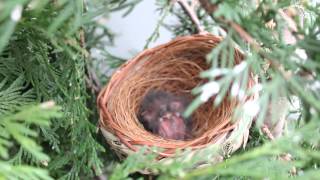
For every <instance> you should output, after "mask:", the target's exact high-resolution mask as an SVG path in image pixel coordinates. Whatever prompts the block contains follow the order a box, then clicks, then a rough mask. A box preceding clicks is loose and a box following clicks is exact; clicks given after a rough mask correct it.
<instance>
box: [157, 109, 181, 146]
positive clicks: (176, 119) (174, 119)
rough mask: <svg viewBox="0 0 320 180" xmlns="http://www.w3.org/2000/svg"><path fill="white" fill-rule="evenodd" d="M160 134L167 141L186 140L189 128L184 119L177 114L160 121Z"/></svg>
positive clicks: (169, 115)
mask: <svg viewBox="0 0 320 180" xmlns="http://www.w3.org/2000/svg"><path fill="white" fill-rule="evenodd" d="M158 134H159V135H160V136H162V137H164V138H167V139H175V140H184V139H186V136H187V127H186V124H185V122H184V119H183V118H181V117H180V116H179V115H176V114H166V115H165V116H164V117H162V118H161V119H160V122H159V132H158Z"/></svg>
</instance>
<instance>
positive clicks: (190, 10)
mask: <svg viewBox="0 0 320 180" xmlns="http://www.w3.org/2000/svg"><path fill="white" fill-rule="evenodd" d="M177 2H178V3H179V4H180V6H181V7H182V9H183V10H184V12H185V13H186V14H187V15H188V16H189V17H190V19H191V21H192V23H193V24H194V25H195V26H196V29H197V31H198V33H199V34H201V33H204V32H205V30H204V27H203V26H202V25H201V23H200V21H199V18H198V16H197V15H196V13H195V10H194V4H195V2H194V0H193V5H192V6H191V5H189V4H188V2H187V1H186V0H177Z"/></svg>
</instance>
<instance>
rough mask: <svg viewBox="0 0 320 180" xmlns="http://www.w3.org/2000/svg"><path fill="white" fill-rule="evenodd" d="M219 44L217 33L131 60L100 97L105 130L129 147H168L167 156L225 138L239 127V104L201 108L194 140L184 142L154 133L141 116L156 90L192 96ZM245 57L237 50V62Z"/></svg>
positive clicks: (194, 117)
mask: <svg viewBox="0 0 320 180" xmlns="http://www.w3.org/2000/svg"><path fill="white" fill-rule="evenodd" d="M220 40H221V39H220V38H219V37H216V36H212V35H205V36H204V35H194V36H186V37H181V38H177V39H175V40H173V41H171V42H169V43H167V44H164V45H162V46H158V47H155V48H152V49H148V50H145V51H143V52H142V53H140V54H139V55H138V56H136V57H135V58H133V59H131V60H129V61H128V62H127V63H126V64H124V65H123V66H122V67H121V68H120V69H119V70H118V71H117V72H116V73H115V74H114V75H113V76H112V78H111V80H110V82H109V84H108V85H107V86H106V87H105V88H104V89H103V90H102V91H101V93H100V94H99V97H98V106H99V110H100V125H101V127H102V128H103V129H105V130H106V131H108V132H110V133H112V134H114V135H115V136H116V137H117V138H119V139H120V142H121V143H123V144H124V145H125V146H126V147H128V149H131V150H133V151H135V150H137V149H138V147H139V146H144V145H147V146H157V147H161V148H164V149H165V151H164V153H163V154H165V155H170V154H172V153H174V152H175V150H176V149H177V148H186V147H191V148H201V147H204V146H206V145H208V144H211V143H215V142H217V141H219V140H221V139H222V138H225V136H226V133H227V132H229V131H230V130H232V129H233V128H234V124H232V123H231V117H232V110H233V109H234V107H235V106H236V102H235V101H231V100H229V99H228V98H226V99H224V100H223V102H222V103H221V105H220V106H218V107H215V108H213V99H210V100H209V101H208V102H207V103H205V104H203V105H202V106H200V108H198V109H197V110H196V111H195V112H194V113H193V115H192V120H193V129H192V132H191V133H192V136H193V138H192V139H189V140H185V141H180V140H172V139H164V138H162V137H160V136H158V135H155V134H152V133H151V132H149V131H147V130H145V129H144V128H143V125H142V124H141V123H140V122H139V120H138V118H137V113H138V112H139V108H140V103H141V101H142V100H143V97H144V96H145V95H146V93H147V92H148V91H150V90H151V89H152V90H154V89H160V90H165V91H168V92H172V93H174V94H177V95H184V96H188V97H190V98H193V97H192V95H191V90H192V89H193V88H194V87H196V86H199V85H201V84H203V83H204V82H205V81H204V79H202V78H200V77H199V73H200V72H201V71H203V70H207V69H209V68H210V65H208V64H207V62H206V55H207V54H208V53H209V52H210V51H211V50H212V48H214V47H215V46H216V45H217V44H218V43H219V42H220ZM241 59H242V56H241V53H239V52H238V51H237V50H235V64H238V63H240V61H241Z"/></svg>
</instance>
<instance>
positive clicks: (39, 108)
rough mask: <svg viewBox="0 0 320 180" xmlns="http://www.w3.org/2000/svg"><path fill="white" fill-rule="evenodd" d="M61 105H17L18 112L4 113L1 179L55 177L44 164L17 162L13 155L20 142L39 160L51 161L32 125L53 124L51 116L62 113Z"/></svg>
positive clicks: (1, 121)
mask: <svg viewBox="0 0 320 180" xmlns="http://www.w3.org/2000/svg"><path fill="white" fill-rule="evenodd" d="M11 88H12V86H11ZM9 89H10V88H9ZM18 109H20V110H18ZM59 109H60V108H58V107H56V106H54V104H53V102H47V103H43V104H41V105H33V106H27V107H20V108H16V111H18V112H16V113H14V112H12V113H11V114H7V115H4V114H2V115H0V127H1V128H0V130H1V134H0V168H1V172H0V179H34V180H37V179H51V177H50V176H49V174H48V172H47V171H46V170H45V169H43V168H42V167H40V166H39V167H31V166H28V165H24V164H21V163H20V164H15V163H12V162H10V161H9V159H10V156H11V155H12V150H14V149H15V147H16V145H19V146H20V147H21V148H22V149H23V150H25V151H27V152H28V153H30V154H32V156H33V157H35V158H36V159H37V161H39V162H43V163H44V164H45V162H47V161H49V157H48V156H47V155H46V154H44V152H43V149H42V147H41V146H40V145H39V144H38V143H37V142H36V140H35V138H37V137H38V135H39V133H38V132H37V131H36V129H35V128H33V126H32V125H37V126H39V127H49V125H50V121H49V120H50V119H51V118H59V117H61V113H60V112H58V111H59ZM14 145H15V146H14Z"/></svg>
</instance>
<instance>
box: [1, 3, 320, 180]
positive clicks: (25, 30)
mask: <svg viewBox="0 0 320 180" xmlns="http://www.w3.org/2000/svg"><path fill="white" fill-rule="evenodd" d="M140 1H141V0H95V1H85V0H70V1H68V0H2V1H0V179H35V180H38V179H91V178H93V177H94V176H97V175H99V176H100V178H101V177H102V176H103V175H105V174H106V175H107V176H108V177H110V179H126V178H129V177H130V176H131V174H132V173H135V172H137V171H139V170H143V169H145V168H148V169H150V170H152V171H154V172H157V173H160V174H159V176H158V177H157V178H159V179H177V178H185V179H193V178H202V179H212V178H219V179H229V178H232V177H233V178H234V177H236V178H239V179H262V178H270V179H287V178H289V177H290V178H298V179H299V178H301V179H302V178H304V179H312V178H317V177H319V176H320V171H319V170H318V166H319V163H320V153H319V142H320V139H319V138H320V136H319V128H320V127H319V119H320V115H319V114H320V103H319V102H320V101H319V100H320V88H319V81H320V79H319V77H320V76H319V73H320V59H319V57H320V54H319V53H320V51H319V47H320V36H319V34H320V29H319V24H320V20H319V15H320V7H319V5H317V4H316V3H312V2H305V1H301V2H300V1H289V0H286V1H271V0H270V1H269V0H262V1H250V2H251V3H248V1H244V0H239V1H231V0H226V1H219V0H212V1H210V2H211V3H212V4H214V5H215V6H216V7H217V8H216V9H215V11H214V12H208V10H207V9H204V8H203V7H199V9H198V11H197V12H196V14H197V15H198V17H199V19H200V21H201V24H202V25H204V28H205V29H206V30H207V31H210V32H214V33H216V32H218V33H220V35H221V34H222V35H224V36H225V38H224V40H223V41H222V43H220V44H219V45H218V47H217V48H215V49H214V50H212V52H211V53H210V54H209V55H208V63H210V64H211V69H209V70H208V71H205V72H202V74H201V77H202V78H206V79H208V83H210V82H212V81H214V80H213V79H214V77H215V76H216V75H217V72H220V73H224V74H223V75H224V76H223V78H222V80H221V81H218V82H216V83H218V84H219V86H220V89H221V91H220V92H219V93H218V94H216V95H217V98H216V102H215V103H216V104H219V103H220V100H221V99H223V98H224V97H225V94H226V93H225V92H226V91H224V89H228V88H230V89H231V91H232V90H233V93H234V96H235V97H240V95H239V94H240V93H239V92H241V93H242V94H250V93H253V91H254V90H259V94H260V98H259V100H258V101H256V102H252V103H253V104H254V105H255V106H256V107H258V109H259V114H258V116H257V119H256V122H255V126H254V127H253V128H252V130H251V131H252V132H251V136H250V141H249V144H248V145H247V148H246V149H245V150H241V151H239V152H237V153H236V154H235V155H234V156H231V157H230V156H229V155H228V154H226V157H225V158H226V159H227V160H226V161H224V162H222V163H220V164H218V165H216V166H207V167H204V168H201V169H194V168H193V167H194V165H195V164H199V163H201V162H203V161H208V160H210V159H212V157H213V156H214V155H215V154H216V153H218V149H217V147H216V146H210V147H207V148H205V149H202V150H200V151H199V152H198V153H197V154H196V155H195V156H192V157H190V158H189V159H185V158H179V157H178V158H175V159H173V160H172V162H171V163H170V164H162V163H156V161H155V158H156V156H155V155H154V154H150V155H147V156H146V155H144V151H145V149H142V150H141V151H140V152H138V153H137V154H134V155H132V156H130V157H129V158H127V159H126V160H125V161H124V162H119V161H118V160H117V158H116V157H115V156H113V154H112V151H111V150H110V149H109V147H108V146H107V145H105V141H104V140H103V138H102V137H101V136H100V135H99V134H98V133H96V130H97V127H96V124H97V120H98V115H97V112H96V107H95V106H96V105H95V99H96V93H97V91H98V89H99V86H100V84H104V83H107V81H108V79H107V77H105V75H104V74H103V72H102V70H101V69H100V68H99V67H98V66H99V63H100V62H101V60H99V59H95V58H94V57H92V56H91V50H92V49H94V48H95V49H100V50H101V51H102V52H103V55H104V60H105V61H104V62H103V63H107V64H108V66H109V67H110V68H116V67H118V66H119V65H121V64H122V63H123V62H124V60H123V59H121V58H117V57H115V56H113V55H111V54H110V53H108V51H107V50H106V49H105V44H112V43H113V39H114V35H113V33H112V32H111V31H110V30H109V29H108V28H107V27H105V26H104V25H101V24H100V23H99V21H97V19H98V18H101V17H106V16H108V15H109V14H110V13H112V12H114V11H119V10H125V13H124V15H130V14H129V13H130V12H131V11H132V10H133V8H134V7H135V5H137V4H138V3H139V2H140ZM208 2H209V1H208ZM257 2H259V3H258V4H257ZM157 4H158V6H159V9H160V15H159V17H160V18H159V19H160V20H159V24H158V26H157V27H156V29H155V31H154V32H153V33H152V34H151V36H150V37H149V39H148V41H147V42H146V47H148V45H149V43H150V42H152V41H154V40H155V39H157V37H158V35H159V32H158V31H159V27H160V26H165V27H167V28H168V29H169V30H171V31H172V32H173V33H174V34H175V35H177V36H178V35H183V34H193V33H195V32H196V28H194V26H193V25H192V24H191V21H190V19H189V17H188V16H187V15H186V14H185V13H184V12H183V11H182V10H181V8H179V7H176V6H174V5H173V4H172V3H170V2H169V1H167V0H158V1H157ZM290 8H293V9H295V10H296V12H297V11H298V10H299V15H296V16H294V17H293V19H292V20H293V21H294V22H295V24H296V25H297V29H296V30H295V31H294V32H291V33H292V34H291V35H292V36H293V37H294V38H295V40H296V43H292V44H290V45H288V43H287V42H286V41H287V40H286V38H285V36H286V34H285V31H284V29H286V28H287V27H289V25H288V21H286V19H285V18H283V16H281V15H280V14H279V11H281V10H283V9H287V10H290ZM168 15H173V16H176V17H177V18H178V20H179V23H178V24H174V25H172V24H166V23H165V18H166V17H167V16H168ZM271 20H273V21H274V23H275V24H276V26H275V27H274V28H273V29H272V28H269V27H267V26H266V23H268V22H270V21H271ZM234 24H237V25H239V27H241V28H242V30H244V31H245V32H246V33H248V34H249V35H250V37H252V38H253V39H254V40H253V41H250V39H248V38H246V37H244V36H243V33H241V32H240V31H239V29H237V28H235V26H233V25H234ZM97 30H99V32H101V33H97ZM100 30H102V31H100ZM222 31H224V33H221V32H222ZM105 37H107V38H105ZM106 39H107V40H106ZM235 47H237V48H239V49H241V50H242V51H243V52H244V54H245V58H246V59H245V60H246V62H247V63H246V64H245V65H244V67H243V69H241V71H239V69H236V68H237V67H234V65H233V64H232V63H229V62H233V59H232V58H231V59H230V57H233V56H232V52H233V51H232V49H233V48H235ZM297 52H305V53H304V54H303V56H301V53H297ZM228 57H229V58H228ZM218 60H220V61H221V63H218ZM266 67H269V68H266ZM249 70H252V71H253V72H254V73H255V74H256V75H257V76H258V78H259V86H257V87H255V88H254V89H246V88H245V87H242V86H240V85H241V84H245V82H246V81H247V78H248V73H249ZM95 75H96V76H97V77H96V76H95ZM218 75H221V74H218ZM97 79H98V80H97ZM230 79H231V80H232V81H230ZM203 89H204V88H202V89H201V87H200V89H197V90H195V91H194V94H195V95H196V97H199V96H201V94H202V93H207V92H204V90H203ZM283 97H285V98H287V99H288V100H294V99H297V101H298V102H299V104H300V105H299V107H298V108H296V109H295V111H294V112H293V111H292V112H290V113H289V115H288V116H287V117H289V116H291V114H295V115H296V116H297V117H298V118H295V120H288V121H287V124H288V125H287V129H286V132H285V135H284V136H283V137H282V138H279V139H276V140H274V141H269V140H268V139H267V137H266V136H265V135H264V134H263V133H262V132H261V130H260V129H261V126H262V125H263V124H264V123H265V122H266V119H268V117H267V114H268V109H269V107H270V106H271V107H273V109H276V108H277V106H276V104H277V102H278V101H279V100H280V99H281V98H283ZM52 101H54V102H55V103H56V104H57V106H56V105H54V104H53V102H52ZM201 103H203V102H201V100H200V99H199V98H196V99H195V100H194V102H193V104H192V105H191V106H190V108H189V109H188V112H192V111H194V110H195V109H196V108H197V106H198V105H200V104H201ZM248 106H249V105H247V106H243V107H239V109H237V110H236V112H247V111H248ZM250 107H252V106H250ZM251 110H252V109H251ZM249 111H250V109H249ZM273 111H276V110H273ZM248 113H249V114H250V112H248ZM239 115H241V113H235V117H237V116H239ZM271 119H276V117H275V118H271ZM269 120H270V118H269ZM177 153H178V152H177ZM183 153H186V154H187V153H189V151H188V150H187V151H186V152H183ZM288 154H290V156H291V158H289V159H290V160H284V159H288V158H286V155H288ZM101 174H102V175H101ZM138 176H139V177H140V178H142V176H140V175H138ZM132 177H136V176H132Z"/></svg>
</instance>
